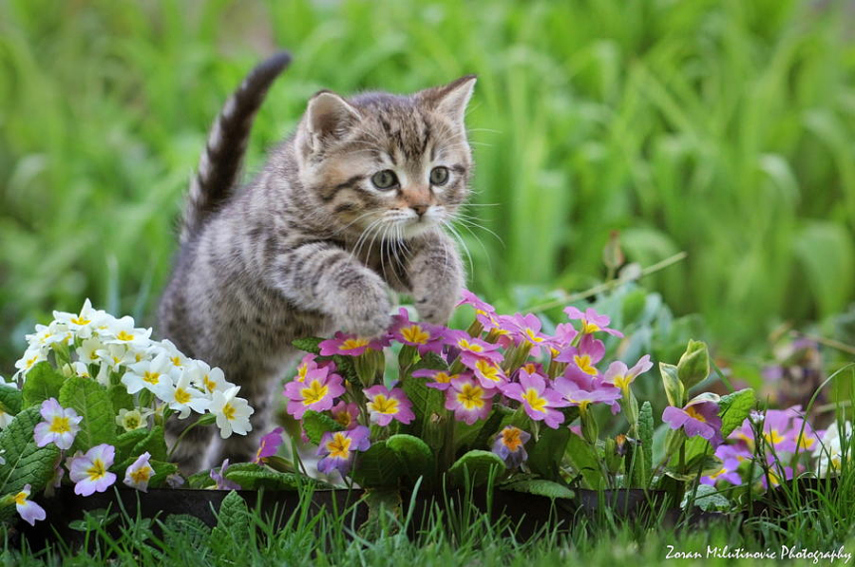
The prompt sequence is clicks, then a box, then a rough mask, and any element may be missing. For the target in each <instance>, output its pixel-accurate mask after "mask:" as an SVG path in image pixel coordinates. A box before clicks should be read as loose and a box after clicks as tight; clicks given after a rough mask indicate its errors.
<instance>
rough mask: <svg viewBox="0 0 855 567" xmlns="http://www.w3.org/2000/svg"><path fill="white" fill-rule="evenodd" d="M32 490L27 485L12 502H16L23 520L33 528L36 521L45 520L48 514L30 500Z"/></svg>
mask: <svg viewBox="0 0 855 567" xmlns="http://www.w3.org/2000/svg"><path fill="white" fill-rule="evenodd" d="M30 490H31V486H30V485H29V484H25V485H24V488H22V489H21V491H20V492H18V494H16V495H15V496H13V497H12V500H13V501H14V502H15V508H16V509H17V510H18V514H20V515H21V518H23V519H24V521H25V522H27V523H28V524H30V525H31V526H35V525H36V521H39V520H44V519H45V518H46V517H47V514H46V513H45V509H44V508H42V507H41V506H39V505H38V504H36V503H35V502H33V501H32V500H30Z"/></svg>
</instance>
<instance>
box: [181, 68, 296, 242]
mask: <svg viewBox="0 0 855 567" xmlns="http://www.w3.org/2000/svg"><path fill="white" fill-rule="evenodd" d="M290 62H291V55H290V54H289V53H288V52H287V51H282V52H279V53H277V54H276V55H273V56H272V57H270V58H268V59H267V60H265V61H264V62H263V63H261V64H259V65H258V66H257V67H256V68H255V69H253V70H252V71H251V72H250V73H249V75H247V77H246V79H244V80H243V83H241V85H240V88H238V90H237V91H235V93H234V94H232V96H231V97H229V99H228V100H227V101H226V104H225V106H223V110H222V111H220V115H219V116H218V117H217V120H216V121H215V122H214V126H213V127H212V128H211V132H210V134H208V143H207V145H206V147H205V151H204V152H203V153H202V157H201V158H199V168H198V171H197V172H196V175H195V176H194V177H193V180H192V181H191V183H190V192H189V195H188V200H187V206H186V207H185V210H184V220H183V223H182V226H181V243H182V244H183V243H185V242H187V241H188V240H189V239H190V237H191V236H192V235H193V234H194V233H195V232H197V231H198V230H199V229H200V228H201V227H202V225H203V224H204V223H205V221H206V220H207V219H208V217H209V216H210V215H211V213H213V212H215V211H216V210H217V209H218V208H219V207H220V206H221V205H222V203H223V202H224V201H225V200H226V199H228V197H229V195H231V191H232V188H233V187H234V185H235V184H236V183H237V181H238V175H239V173H240V167H241V163H242V161H243V155H244V153H245V152H246V145H247V141H248V140H249V131H250V129H251V128H252V121H253V118H255V113H256V112H257V111H258V109H259V107H260V106H261V103H262V102H263V101H264V96H265V95H266V94H267V89H268V88H269V87H270V85H271V84H272V83H273V81H274V80H275V79H276V77H277V76H279V74H280V73H281V72H282V71H283V70H284V69H285V68H286V67H287V66H288V64H289V63H290Z"/></svg>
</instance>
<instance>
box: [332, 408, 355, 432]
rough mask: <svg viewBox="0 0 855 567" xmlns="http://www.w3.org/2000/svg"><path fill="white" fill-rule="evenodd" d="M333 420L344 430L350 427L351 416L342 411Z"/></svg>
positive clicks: (347, 412)
mask: <svg viewBox="0 0 855 567" xmlns="http://www.w3.org/2000/svg"><path fill="white" fill-rule="evenodd" d="M334 418H335V420H336V421H337V422H338V423H340V424H341V425H342V426H344V427H345V429H346V428H348V427H350V422H351V421H352V416H351V415H350V412H349V411H347V410H343V411H340V412H338V413H337V414H335V415H334Z"/></svg>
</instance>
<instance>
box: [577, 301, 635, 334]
mask: <svg viewBox="0 0 855 567" xmlns="http://www.w3.org/2000/svg"><path fill="white" fill-rule="evenodd" d="M564 312H565V313H566V314H567V316H568V317H569V318H570V320H571V321H574V320H580V321H581V322H582V333H584V334H586V335H589V334H591V333H596V332H598V331H602V332H604V333H608V334H610V335H614V336H616V337H623V333H621V332H620V331H616V330H614V329H610V328H609V323H611V319H610V318H609V316H608V315H600V314H599V313H597V312H596V311H595V310H594V309H593V308H591V307H589V308H588V309H586V310H585V312H584V313H582V311H580V310H579V309H577V308H575V307H567V308H565V309H564Z"/></svg>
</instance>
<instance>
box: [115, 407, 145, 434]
mask: <svg viewBox="0 0 855 567" xmlns="http://www.w3.org/2000/svg"><path fill="white" fill-rule="evenodd" d="M153 413H154V412H153V411H151V410H150V409H132V410H128V409H125V408H121V409H120V410H119V415H118V416H117V417H116V424H117V425H118V426H119V427H121V428H122V429H124V430H125V431H133V430H134V429H142V428H143V427H146V426H147V425H148V417H149V416H150V415H152V414H153Z"/></svg>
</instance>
